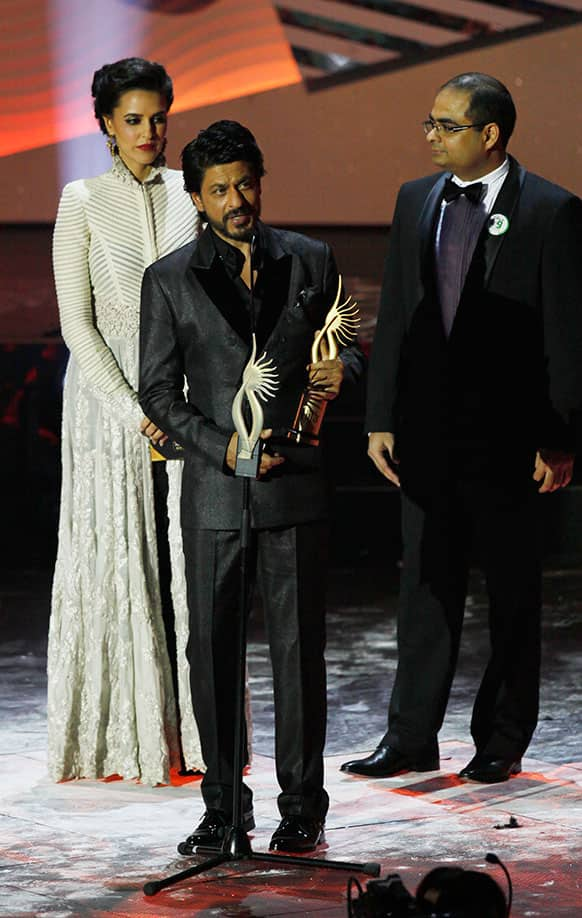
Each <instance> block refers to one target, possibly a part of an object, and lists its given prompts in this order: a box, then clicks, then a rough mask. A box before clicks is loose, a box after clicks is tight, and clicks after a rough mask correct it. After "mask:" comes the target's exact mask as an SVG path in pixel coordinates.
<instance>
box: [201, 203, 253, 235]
mask: <svg viewBox="0 0 582 918" xmlns="http://www.w3.org/2000/svg"><path fill="white" fill-rule="evenodd" d="M232 217H253V218H254V219H253V220H252V222H251V223H250V224H249V225H248V226H232ZM258 217H259V212H258V211H257V210H255V209H254V208H252V207H248V208H247V207H245V208H241V207H239V208H238V209H237V210H231V212H230V213H229V214H227V215H226V216H225V217H223V219H222V220H212V219H211V218H210V217H208V214H206V218H207V220H208V222H209V224H210V226H211V227H212V229H213V230H215V231H216V232H217V233H219V235H221V236H226V238H227V239H233V240H234V241H236V242H250V241H251V239H252V238H253V236H254V234H255V232H256V228H257V219H258Z"/></svg>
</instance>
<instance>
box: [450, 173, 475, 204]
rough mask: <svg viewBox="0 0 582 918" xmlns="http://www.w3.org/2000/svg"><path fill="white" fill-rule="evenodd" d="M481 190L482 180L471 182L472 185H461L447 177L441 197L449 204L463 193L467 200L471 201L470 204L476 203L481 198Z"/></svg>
mask: <svg viewBox="0 0 582 918" xmlns="http://www.w3.org/2000/svg"><path fill="white" fill-rule="evenodd" d="M482 191H483V182H473V184H472V185H464V186H461V185H457V183H456V182H453V180H452V179H450V178H448V179H447V180H446V182H445V187H444V189H443V198H444V200H445V201H446V202H447V204H450V202H451V201H456V199H457V198H460V197H461V195H462V194H464V195H465V197H466V198H467V200H468V201H471V203H472V204H478V203H479V201H480V200H481V192H482Z"/></svg>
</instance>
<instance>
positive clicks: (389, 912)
mask: <svg viewBox="0 0 582 918" xmlns="http://www.w3.org/2000/svg"><path fill="white" fill-rule="evenodd" d="M354 890H357V896H356V897H355V898H354ZM348 915H349V916H350V918H401V916H407V915H425V916H426V912H421V911H419V910H418V907H417V904H416V900H415V898H414V896H411V895H410V893H409V892H408V890H407V889H406V887H405V885H404V883H403V882H402V880H401V879H400V876H399V875H398V874H397V873H389V874H388V876H387V877H386V878H385V879H384V880H370V881H369V882H368V883H367V884H366V892H364V890H363V889H362V887H361V885H360V883H359V881H358V880H357V879H356V878H355V877H350V879H349V881H348Z"/></svg>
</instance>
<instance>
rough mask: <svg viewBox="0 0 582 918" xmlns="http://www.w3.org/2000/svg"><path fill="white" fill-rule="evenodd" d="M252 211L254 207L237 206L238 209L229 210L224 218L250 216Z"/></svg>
mask: <svg viewBox="0 0 582 918" xmlns="http://www.w3.org/2000/svg"><path fill="white" fill-rule="evenodd" d="M252 213H253V209H252V207H237V209H236V210H231V211H229V212H228V213H227V215H226V217H225V218H224V219H225V220H230V218H231V217H248V216H249V215H250V214H252Z"/></svg>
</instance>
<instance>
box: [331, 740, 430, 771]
mask: <svg viewBox="0 0 582 918" xmlns="http://www.w3.org/2000/svg"><path fill="white" fill-rule="evenodd" d="M439 767H440V762H439V757H438V753H437V754H435V753H431V754H430V755H427V754H424V755H420V754H415V755H408V754H407V753H405V752H399V751H398V749H393V748H392V747H391V746H378V748H377V749H376V751H375V752H373V753H372V754H371V755H369V756H367V757H366V758H365V759H352V761H351V762H344V763H343V765H342V766H341V768H340V771H346V772H348V774H350V775H364V776H365V777H366V778H389V777H390V776H391V775H397V774H398V773H399V772H401V771H437V769H438V768H439Z"/></svg>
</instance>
